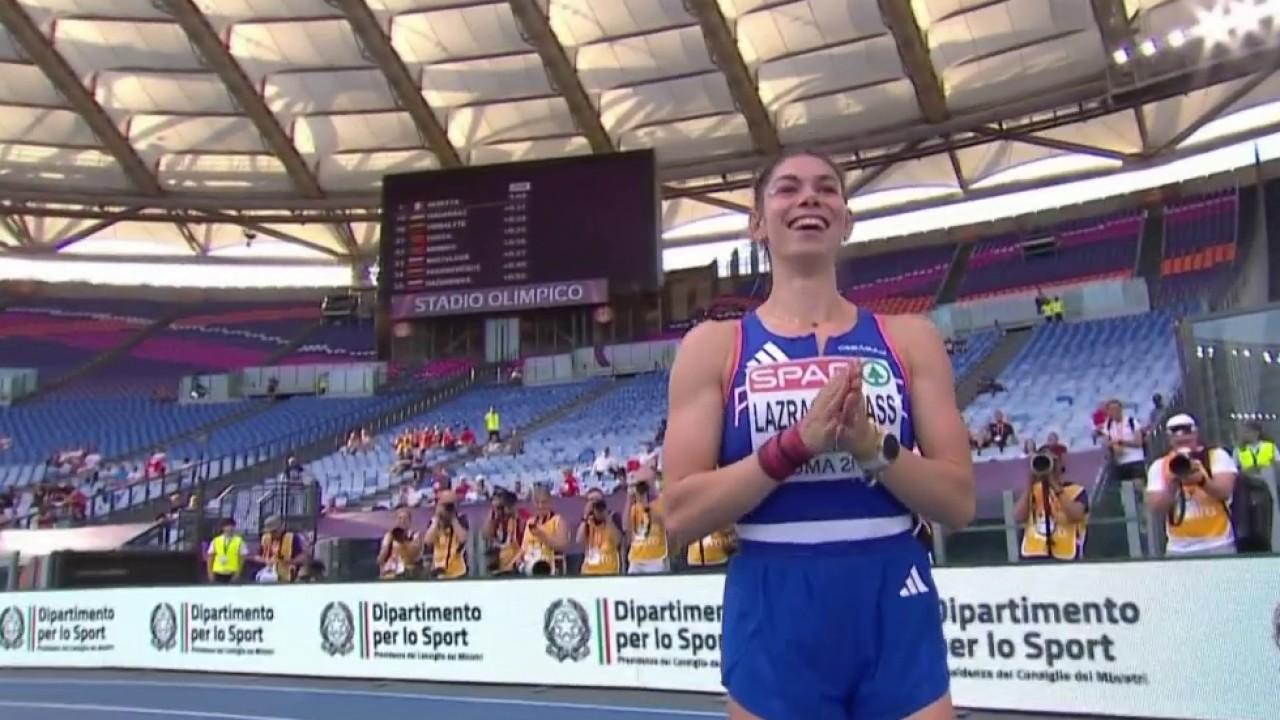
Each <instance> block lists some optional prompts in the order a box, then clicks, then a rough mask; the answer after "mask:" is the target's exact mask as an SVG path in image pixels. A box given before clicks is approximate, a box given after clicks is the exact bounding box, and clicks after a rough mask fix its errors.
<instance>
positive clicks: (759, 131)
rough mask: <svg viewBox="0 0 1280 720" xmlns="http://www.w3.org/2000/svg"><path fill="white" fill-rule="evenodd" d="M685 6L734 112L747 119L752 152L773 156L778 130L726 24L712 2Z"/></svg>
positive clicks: (690, 0) (688, 0)
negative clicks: (699, 30) (725, 85)
mask: <svg viewBox="0 0 1280 720" xmlns="http://www.w3.org/2000/svg"><path fill="white" fill-rule="evenodd" d="M685 5H686V7H688V9H689V12H690V13H691V14H693V16H694V17H696V18H698V24H699V25H700V26H701V27H702V37H703V39H704V40H705V41H706V43H707V50H708V52H710V53H711V60H712V62H714V63H715V64H716V66H717V67H719V68H720V71H721V72H722V73H724V78H725V81H726V82H727V83H728V84H729V92H730V94H732V95H733V101H734V103H736V104H737V106H738V110H739V111H740V112H741V113H742V116H743V117H744V118H746V120H747V130H748V131H750V133H751V141H752V142H753V143H755V146H756V149H757V150H759V151H760V152H763V153H765V154H767V155H768V154H773V153H776V152H778V150H780V149H781V148H782V142H781V141H780V140H779V139H778V130H777V128H775V127H774V125H773V118H772V117H771V116H770V115H769V110H768V109H767V108H765V106H764V101H762V100H761V99H760V92H759V91H758V90H757V89H756V82H755V78H753V77H751V71H750V70H748V69H747V63H746V62H744V61H743V59H742V53H741V52H739V51H738V42H737V40H736V39H735V38H734V36H733V30H732V29H731V28H730V27H729V22H728V21H727V20H725V17H724V13H722V12H720V6H719V5H718V4H717V3H716V0H685Z"/></svg>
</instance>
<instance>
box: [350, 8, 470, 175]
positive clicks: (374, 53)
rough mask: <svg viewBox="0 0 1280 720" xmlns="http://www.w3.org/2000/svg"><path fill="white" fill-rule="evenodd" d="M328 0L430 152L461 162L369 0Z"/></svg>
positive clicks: (450, 162) (448, 162) (444, 159)
mask: <svg viewBox="0 0 1280 720" xmlns="http://www.w3.org/2000/svg"><path fill="white" fill-rule="evenodd" d="M328 2H329V3H330V4H332V5H334V6H335V7H337V8H338V9H340V10H341V11H342V13H343V14H344V15H346V16H347V22H348V23H349V24H350V25H351V29H352V31H353V32H355V34H356V37H358V38H360V43H361V44H362V45H363V46H364V48H365V50H366V52H367V53H368V54H369V57H370V58H371V59H372V60H373V61H374V62H375V63H377V64H378V67H379V68H380V69H381V70H382V74H383V75H384V76H385V77H386V78H387V83H388V84H389V85H390V86H391V91H392V92H394V93H395V94H396V98H397V99H398V100H399V101H400V105H401V106H402V107H404V109H405V112H407V113H409V117H411V118H413V123H414V125H416V126H417V128H418V133H419V134H420V135H422V138H423V140H425V141H426V142H427V146H428V147H430V148H431V152H433V153H435V156H436V157H437V158H438V159H439V160H440V164H441V165H442V166H444V167H458V166H460V165H462V158H460V157H459V156H458V151H457V149H456V148H454V147H453V143H451V142H449V133H448V131H447V130H445V127H444V125H442V124H441V123H440V120H439V119H438V118H437V117H436V114H435V111H433V110H432V109H431V106H430V105H429V104H428V103H427V100H426V98H424V97H422V88H421V85H420V84H419V82H418V81H417V80H415V79H414V77H413V75H412V74H411V73H410V72H409V69H408V68H407V67H405V64H404V61H403V60H401V59H400V55H399V54H398V53H396V50H395V48H394V47H392V45H391V40H390V38H388V37H387V33H386V31H385V30H383V28H382V26H381V25H380V24H379V23H378V18H377V16H376V15H374V14H373V10H371V9H369V4H368V3H367V2H365V0H328Z"/></svg>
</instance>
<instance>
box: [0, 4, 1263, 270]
mask: <svg viewBox="0 0 1280 720" xmlns="http://www.w3.org/2000/svg"><path fill="white" fill-rule="evenodd" d="M1264 6H1269V9H1268V8H1267V7H1264ZM1275 6H1276V4H1275V3H1263V2H1262V1H1261V0H1256V1H1255V0H1229V1H1227V2H1218V1H1217V0H910V1H908V0H550V2H548V1H547V0H497V1H492V0H490V1H485V0H481V1H475V0H470V1H468V0H0V27H3V29H4V31H5V32H0V218H2V219H3V225H2V227H0V247H2V248H3V249H4V251H5V252H8V253H10V254H18V255H20V254H24V253H43V252H48V251H50V250H57V251H63V252H69V253H76V254H99V253H107V254H111V253H115V254H131V255H183V256H190V255H193V254H194V255H197V256H210V257H219V256H230V255H235V254H236V253H244V252H246V248H245V246H246V237H248V236H250V235H253V236H255V237H261V238H263V241H262V242H260V243H259V244H258V245H259V248H258V250H257V251H255V252H259V253H281V252H283V251H289V253H291V254H294V255H295V256H297V257H300V258H305V257H315V258H332V259H334V260H337V261H341V262H347V261H350V260H355V259H358V260H362V261H364V262H367V261H369V260H371V259H372V256H373V252H372V250H373V248H374V246H375V244H376V237H377V225H376V218H377V203H378V185H379V180H380V178H381V176H382V175H384V174H386V173H393V172H404V171H410V170H417V169H427V168H436V167H442V166H444V167H448V166H457V165H465V164H479V163H497V162H506V161H513V160H524V159H533V158H543V157H550V156H560V155H568V154H582V153H592V152H609V151H612V150H619V149H624V150H625V149H633V148H655V149H656V151H657V153H658V157H659V159H660V163H661V166H662V175H663V182H664V194H665V196H666V198H667V199H666V201H665V203H664V224H665V226H666V228H667V229H668V230H670V229H672V228H676V227H679V226H687V224H688V223H691V222H694V221H698V220H701V219H705V218H708V217H711V216H715V215H720V214H724V213H726V212H740V211H741V210H743V209H745V207H746V205H747V203H748V201H749V198H748V194H747V191H746V190H744V187H745V186H746V183H747V179H748V177H749V175H748V174H747V173H748V172H749V170H750V169H751V168H752V167H754V166H756V165H757V164H758V163H759V162H760V160H761V159H762V158H763V157H764V156H766V155H768V154H770V153H772V152H774V151H776V150H777V149H778V148H779V147H785V146H795V145H805V146H813V147H817V148H820V149H823V150H827V151H829V152H832V153H833V154H835V155H836V157H838V159H839V160H840V161H841V162H842V163H844V164H845V165H846V166H847V167H848V169H849V173H850V174H849V182H850V187H851V189H852V191H853V193H855V194H857V195H860V196H867V195H872V194H877V193H880V194H882V196H885V195H888V196H892V197H893V198H896V199H897V200H898V201H903V200H913V201H921V200H928V199H933V200H934V201H936V200H937V199H938V198H941V197H963V196H965V195H975V194H982V193H990V192H998V191H1002V190H1007V189H1008V188H1013V187H1026V186H1028V184H1030V183H1035V182H1043V179H1044V176H1046V175H1073V176H1074V175H1080V174H1089V173H1099V172H1109V171H1114V170H1115V169H1116V168H1121V167H1141V166H1144V165H1149V164H1151V163H1153V162H1159V161H1161V160H1162V159H1164V158H1167V157H1168V156H1169V155H1170V154H1171V153H1172V154H1176V153H1179V152H1183V153H1185V152H1186V151H1187V149H1188V147H1189V146H1191V145H1197V146H1198V147H1199V148H1201V149H1203V148H1206V147H1212V146H1213V144H1214V143H1225V142H1228V141H1230V140H1231V139H1233V138H1234V139H1239V137H1240V134H1241V133H1243V132H1252V133H1256V132H1258V126H1259V125H1260V124H1263V125H1265V124H1268V123H1270V124H1275V123H1276V118H1280V111H1277V110H1276V107H1277V106H1269V105H1268V103H1271V102H1272V101H1275V100H1277V99H1280V75H1277V74H1276V73H1275V71H1276V69H1277V67H1278V66H1280V51H1278V50H1277V42H1276V34H1277V30H1280V27H1277V24H1278V23H1280V19H1277V18H1275V17H1274V16H1273V15H1274V12H1275ZM1261 108H1266V110H1265V111H1263V112H1262V113H1261V114H1259V113H1258V112H1254V117H1253V120H1252V121H1251V122H1250V123H1245V124H1240V125H1237V126H1230V124H1228V125H1227V126H1223V125H1221V121H1219V122H1218V123H1215V122H1214V121H1215V120H1220V118H1224V117H1226V116H1228V115H1232V114H1235V115H1236V116H1240V115H1242V114H1243V115H1247V114H1248V113H1249V111H1250V110H1251V109H1253V110H1255V111H1257V110H1259V109H1261ZM1259 117H1263V120H1262V121H1259V120H1258V118H1259ZM1213 125H1218V126H1219V127H1218V129H1217V131H1216V132H1206V131H1207V129H1208V128H1210V127H1212V126H1213ZM886 191H890V192H888V193H886Z"/></svg>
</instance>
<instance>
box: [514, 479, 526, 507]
mask: <svg viewBox="0 0 1280 720" xmlns="http://www.w3.org/2000/svg"><path fill="white" fill-rule="evenodd" d="M511 495H512V497H514V498H515V499H516V500H517V501H519V502H524V501H526V500H528V499H529V488H527V487H525V486H524V483H523V482H522V481H520V480H516V481H515V482H514V483H512V484H511Z"/></svg>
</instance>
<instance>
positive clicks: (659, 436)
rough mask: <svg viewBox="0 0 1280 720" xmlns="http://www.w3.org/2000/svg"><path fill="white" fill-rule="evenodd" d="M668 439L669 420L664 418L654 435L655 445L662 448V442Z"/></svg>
mask: <svg viewBox="0 0 1280 720" xmlns="http://www.w3.org/2000/svg"><path fill="white" fill-rule="evenodd" d="M666 437H667V419H666V418H665V417H664V418H662V420H661V421H659V422H658V430H657V432H655V433H654V434H653V444H654V445H658V446H661V445H662V441H663V440H664V439H666Z"/></svg>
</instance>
